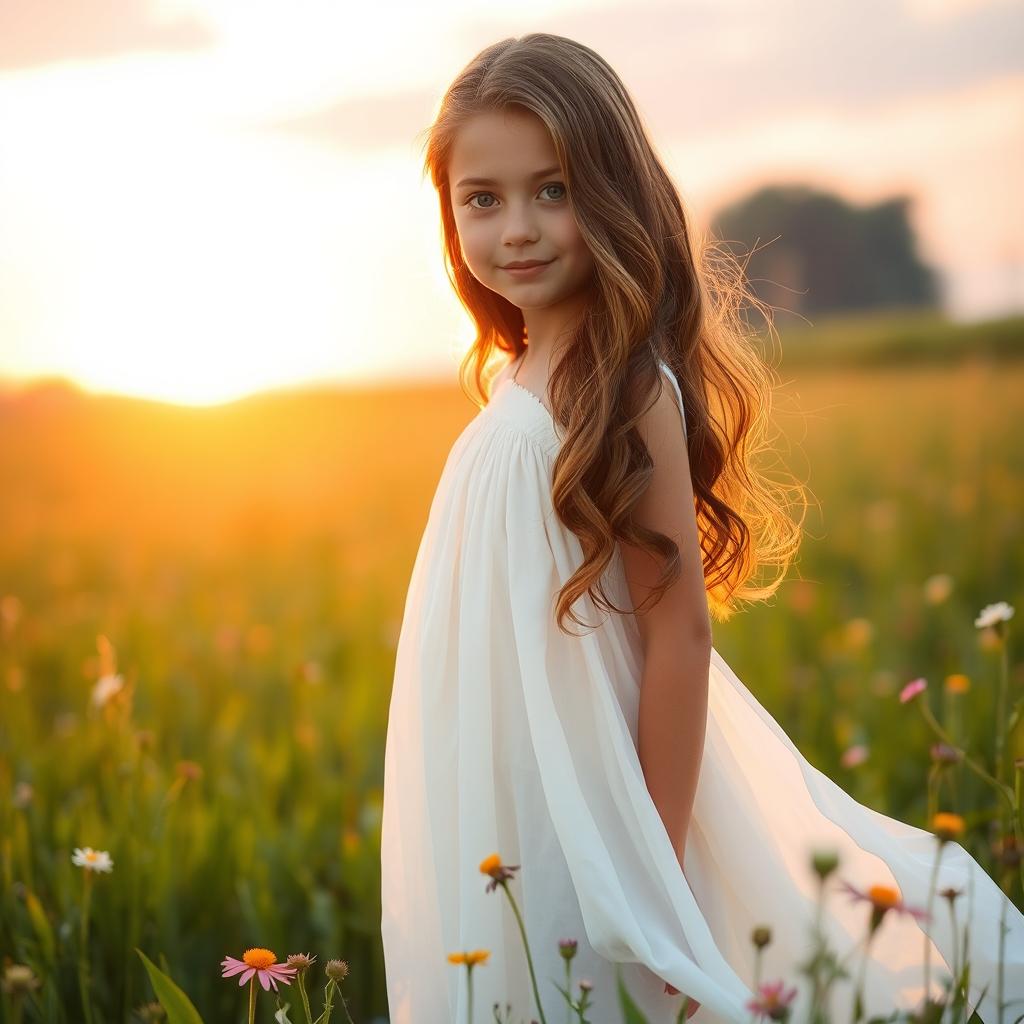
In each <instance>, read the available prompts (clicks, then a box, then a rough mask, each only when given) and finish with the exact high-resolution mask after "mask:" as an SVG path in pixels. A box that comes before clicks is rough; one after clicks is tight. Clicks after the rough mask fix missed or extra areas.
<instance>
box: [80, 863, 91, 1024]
mask: <svg viewBox="0 0 1024 1024" xmlns="http://www.w3.org/2000/svg"><path fill="white" fill-rule="evenodd" d="M91 903H92V872H91V871H90V870H89V869H88V868H87V869H86V870H85V890H84V892H83V895H82V920H81V925H80V929H79V936H78V989H79V992H80V994H81V997H82V1013H83V1014H85V1021H86V1024H92V1001H91V1000H90V998H89V908H90V905H91Z"/></svg>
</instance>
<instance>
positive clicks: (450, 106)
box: [424, 32, 806, 632]
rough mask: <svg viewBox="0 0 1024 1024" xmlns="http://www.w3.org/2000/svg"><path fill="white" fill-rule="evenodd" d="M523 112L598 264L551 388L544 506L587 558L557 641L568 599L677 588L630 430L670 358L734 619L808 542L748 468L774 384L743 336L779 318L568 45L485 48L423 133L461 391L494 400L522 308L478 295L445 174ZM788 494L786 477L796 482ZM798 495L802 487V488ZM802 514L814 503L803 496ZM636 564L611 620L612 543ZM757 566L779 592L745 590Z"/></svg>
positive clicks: (620, 104)
mask: <svg viewBox="0 0 1024 1024" xmlns="http://www.w3.org/2000/svg"><path fill="white" fill-rule="evenodd" d="M511 107H515V108H518V109H520V110H522V109H525V110H527V111H532V112H533V113H534V114H536V115H537V116H538V117H539V118H540V119H541V120H542V121H543V123H544V124H545V126H546V127H547V129H548V131H549V132H550V134H551V139H552V141H553V144H554V147H555V150H556V152H557V154H558V158H559V161H560V163H561V166H562V169H563V172H564V178H565V184H566V189H567V192H568V195H569V200H570V203H571V208H572V211H573V215H574V217H575V219H576V222H577V224H578V226H579V231H580V234H581V235H582V236H583V238H584V240H585V242H586V243H587V244H588V246H589V247H590V250H591V252H592V254H593V257H594V261H595V264H596V271H595V280H594V285H593V299H592V301H591V303H590V305H589V307H588V308H587V310H586V312H585V314H584V316H583V317H581V319H580V322H579V323H578V324H577V326H576V327H575V329H574V331H573V332H572V333H571V335H570V336H569V337H568V339H567V343H566V344H565V345H564V348H561V347H560V352H561V357H560V359H559V360H558V362H557V365H556V366H555V367H554V368H553V370H552V373H551V379H550V381H549V389H550V401H551V407H552V412H553V414H554V418H555V420H556V421H557V422H558V424H559V426H560V433H561V435H562V437H563V441H562V445H561V448H560V450H559V453H558V456H557V458H556V461H555V465H554V471H553V480H552V502H553V505H554V508H555V510H556V513H557V515H558V517H559V519H560V520H561V522H562V523H563V524H564V525H565V526H566V527H567V528H568V529H569V530H571V531H572V532H573V533H574V534H575V535H576V536H577V537H578V538H579V541H580V545H581V548H582V550H583V555H584V559H583V562H582V564H581V565H580V566H579V568H578V569H577V570H576V571H575V573H573V575H572V576H571V577H570V579H568V580H567V581H566V583H565V584H564V586H563V587H562V588H561V590H560V591H559V594H558V597H557V602H556V621H557V623H558V625H559V627H560V628H561V629H562V630H563V631H564V632H567V630H565V626H564V619H565V618H566V617H567V616H568V617H571V618H572V619H573V620H574V621H575V622H576V623H578V624H580V625H586V623H583V622H582V620H580V619H579V618H578V616H577V615H576V614H575V613H574V611H573V610H572V605H573V603H574V602H575V601H576V599H577V598H578V597H579V596H580V595H581V594H583V593H584V592H589V593H590V596H591V599H592V600H593V602H594V604H595V606H596V607H597V608H599V609H604V610H612V611H615V612H618V613H621V614H624V613H631V612H633V611H641V610H644V609H646V608H647V607H648V604H649V603H654V602H657V601H658V600H660V598H661V596H662V595H663V593H664V592H665V590H666V589H667V588H668V587H670V586H671V585H672V584H673V583H674V582H675V581H676V580H677V579H678V577H679V575H680V572H681V558H680V554H679V550H678V548H677V546H676V544H675V542H674V541H673V540H672V539H670V538H669V537H667V536H666V535H664V534H662V533H659V532H657V531H652V530H648V529H646V528H644V527H642V526H641V525H639V524H638V523H635V522H634V521H633V516H632V512H633V508H634V506H635V505H636V503H637V500H638V499H639V497H640V495H641V493H642V492H643V491H644V490H645V489H646V487H647V485H648V483H649V481H650V477H651V474H652V472H653V463H652V460H651V457H650V453H649V452H648V450H647V447H646V445H645V444H644V442H643V440H642V437H641V435H640V433H639V431H638V429H637V424H638V421H639V419H640V417H641V416H642V415H643V413H644V412H645V411H646V409H647V408H648V407H649V406H650V404H652V403H653V402H654V401H655V400H656V398H657V396H658V394H659V393H660V388H661V387H662V386H664V377H663V375H662V374H661V373H660V372H659V368H658V360H659V359H662V360H664V361H665V362H666V363H667V364H668V365H669V367H670V368H671V370H672V372H673V374H674V375H675V377H676V380H677V382H678V383H679V387H680V391H681V392H682V396H683V406H684V408H685V410H686V426H687V450H688V456H689V462H690V473H691V478H692V483H693V492H694V510H695V513H696V516H697V525H698V533H699V536H700V543H701V551H702V559H703V567H704V586H705V592H706V594H707V599H708V608H709V612H710V614H711V615H712V617H713V618H715V619H717V620H719V621H724V620H726V619H728V618H730V617H731V616H732V614H733V613H734V611H735V610H736V609H737V606H738V604H739V603H740V602H742V601H754V600H759V599H764V598H767V597H769V596H770V595H771V594H773V593H774V592H775V590H776V589H777V588H778V586H779V584H780V583H781V582H782V579H783V577H784V576H785V574H786V570H787V568H788V566H789V563H790V561H791V560H792V558H793V557H794V555H795V553H796V551H797V549H798V547H799V543H800V538H801V524H802V522H803V516H801V518H800V521H799V522H794V521H793V520H791V519H790V518H789V516H788V515H787V502H786V500H785V498H786V492H787V487H786V486H783V485H782V484H781V483H776V482H774V481H771V480H769V479H768V478H767V476H765V475H764V474H763V473H762V472H760V471H759V470H758V469H756V468H755V466H754V460H755V457H756V456H757V455H758V453H759V452H760V451H761V450H762V449H764V448H767V447H769V445H768V444H767V443H766V429H767V426H768V422H769V421H768V413H769V409H770V406H771V398H772V389H773V383H772V370H771V368H770V367H769V366H768V365H766V364H765V363H764V362H763V361H762V359H761V357H760V355H759V354H758V352H757V349H756V348H755V347H754V346H753V345H752V343H751V340H750V333H749V332H748V331H747V330H746V329H745V324H744V321H743V318H742V305H743V301H744V300H746V301H748V302H750V303H751V304H752V305H755V306H756V307H757V308H758V309H760V310H761V311H762V313H764V314H765V317H766V320H767V321H768V324H769V327H771V315H770V312H769V311H768V310H767V308H766V306H765V304H764V303H762V302H761V301H760V300H758V299H757V298H756V296H754V295H753V294H752V293H750V292H749V291H748V290H747V289H746V288H745V286H744V278H743V271H742V268H741V267H740V266H739V264H738V262H737V261H736V259H735V257H733V256H731V255H730V254H729V253H728V252H719V250H718V249H717V246H716V245H715V244H714V243H712V242H710V241H705V240H701V243H700V244H699V247H697V248H696V249H695V248H694V246H693V244H692V243H691V231H690V229H689V228H688V225H687V218H686V216H685V214H684V209H683V204H682V202H681V200H680V197H679V195H678V194H677V191H676V188H675V186H674V185H673V183H672V181H671V180H670V178H669V176H668V174H667V173H666V172H665V169H664V167H663V166H662V165H661V162H660V161H659V160H658V157H657V156H656V154H655V152H654V149H653V147H652V146H651V143H650V141H649V140H648V138H647V135H646V133H645V130H644V127H643V125H642V123H641V120H640V117H639V115H638V113H637V111H636V108H635V106H634V104H633V101H632V99H631V98H630V96H629V94H628V93H627V91H626V88H625V86H624V85H623V83H622V82H621V80H620V79H619V77H618V76H617V75H616V73H615V72H614V71H613V70H612V68H611V67H610V66H609V65H608V64H607V62H606V61H605V60H604V59H603V58H602V57H600V56H599V55H598V54H597V53H595V52H594V51H593V50H591V49H589V48H588V47H587V46H584V45H583V44H581V43H578V42H576V41H574V40H572V39H568V38H566V37H564V36H558V35H553V34H550V33H546V32H532V33H529V34H528V35H524V36H520V37H519V38H511V37H510V38H507V39H503V40H501V41H500V42H497V43H494V44H493V45H491V46H488V47H487V48H486V49H484V50H482V51H481V52H480V53H479V54H477V56H476V57H474V58H473V60H472V61H470V63H469V64H468V65H467V66H466V67H465V68H464V69H463V70H462V71H461V72H460V73H459V75H458V76H457V77H456V79H455V80H454V82H453V83H452V84H451V86H450V87H449V88H448V90H447V92H446V93H445V95H444V97H443V99H442V101H441V105H440V108H439V111H438V113H437V115H436V117H435V119H434V121H433V123H432V124H431V125H430V126H429V128H427V129H426V136H427V138H426V155H425V160H424V174H425V175H426V174H427V173H429V174H430V176H431V180H432V182H433V184H434V187H435V188H436V189H437V193H438V196H439V199H440V207H441V223H442V229H443V241H444V256H445V269H446V273H447V275H448V278H449V280H450V281H451V284H452V287H453V288H454V289H455V292H456V293H457V295H458V297H459V300H460V301H461V302H462V304H463V306H464V307H465V308H466V310H467V311H468V313H469V315H470V316H471V318H472V319H473V321H474V323H475V326H476V338H475V340H474V342H473V344H472V346H471V348H470V349H469V351H468V352H467V354H466V356H465V357H464V359H463V361H462V364H461V368H460V380H461V381H462V382H463V385H464V387H465V386H466V385H467V384H469V383H470V381H472V385H473V386H475V390H476V392H477V394H479V395H480V399H479V400H478V399H477V398H475V397H474V402H475V404H477V405H478V406H482V405H484V404H486V402H487V401H489V400H490V394H491V382H493V378H494V373H495V372H496V371H497V370H499V369H500V368H501V367H503V366H505V365H507V364H508V362H509V360H510V359H514V358H516V357H518V356H519V355H520V354H521V353H522V352H523V350H524V346H525V341H524V330H525V324H524V319H523V314H522V311H521V310H520V308H519V307H518V306H516V305H514V304H513V303H511V302H509V301H508V300H507V299H505V298H504V297H503V296H501V295H499V294H497V293H496V292H494V291H491V290H490V289H489V288H487V287H485V286H484V285H482V284H481V283H480V282H479V281H478V280H477V279H476V278H475V277H474V276H473V275H472V273H471V272H470V270H469V268H468V267H467V265H466V263H465V261H464V260H463V258H462V253H461V248H460V244H459V237H458V231H457V228H456V222H455V217H454V214H453V212H452V203H451V194H450V190H449V182H448V165H449V159H450V155H451V152H452V146H453V143H454V140H455V138H456V136H457V134H458V132H459V130H460V128H461V127H462V126H463V125H464V124H465V123H466V121H467V120H468V119H469V118H472V117H473V116H474V115H477V114H479V113H481V112H484V111H502V110H506V109H508V108H511ZM790 479H791V480H792V478H790ZM791 486H793V487H795V489H796V491H797V493H798V494H799V495H800V496H801V497H803V488H802V486H801V485H800V484H799V483H797V482H795V481H793V483H792V484H791ZM804 513H806V498H804ZM617 541H625V542H628V543H630V544H633V545H636V546H638V547H641V548H643V549H644V550H646V551H648V552H649V553H651V554H654V555H655V556H656V557H657V558H658V562H659V564H662V565H663V568H662V571H661V576H660V579H659V581H658V584H657V586H656V587H655V588H654V589H653V590H652V592H651V593H650V595H649V596H648V597H647V599H646V600H645V601H644V602H643V604H642V605H641V606H640V608H638V609H632V608H626V609H622V608H618V607H616V606H615V605H614V604H613V603H612V601H611V600H610V599H609V597H608V595H607V593H606V592H605V589H604V586H603V577H604V574H605V571H606V570H607V568H608V566H609V565H610V563H611V562H612V560H613V558H614V556H615V552H616V542H617ZM765 566H775V567H776V570H777V571H776V574H775V578H774V579H769V580H768V581H766V582H761V583H760V584H758V583H756V582H754V581H753V577H754V576H755V574H756V573H758V572H759V571H760V570H762V569H763V568H764V567H765Z"/></svg>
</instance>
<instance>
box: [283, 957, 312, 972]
mask: <svg viewBox="0 0 1024 1024" xmlns="http://www.w3.org/2000/svg"><path fill="white" fill-rule="evenodd" d="M315 962H316V954H315V953H291V954H289V956H288V959H287V961H286V963H287V964H288V966H289V967H294V968H295V970H296V971H298V972H299V973H300V974H301V973H302V972H303V971H308V970H309V969H310V967H312V966H313V964H314V963H315Z"/></svg>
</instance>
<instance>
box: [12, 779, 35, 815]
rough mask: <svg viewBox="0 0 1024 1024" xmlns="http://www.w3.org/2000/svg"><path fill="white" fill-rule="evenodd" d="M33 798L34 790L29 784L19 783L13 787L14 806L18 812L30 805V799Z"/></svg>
mask: <svg viewBox="0 0 1024 1024" xmlns="http://www.w3.org/2000/svg"><path fill="white" fill-rule="evenodd" d="M34 796H35V790H34V789H33V788H32V783H31V782H24V781H22V782H19V783H18V784H17V785H16V786H15V787H14V806H15V807H17V808H18V809H19V810H24V808H26V807H28V805H29V804H30V803H32V798H33V797H34Z"/></svg>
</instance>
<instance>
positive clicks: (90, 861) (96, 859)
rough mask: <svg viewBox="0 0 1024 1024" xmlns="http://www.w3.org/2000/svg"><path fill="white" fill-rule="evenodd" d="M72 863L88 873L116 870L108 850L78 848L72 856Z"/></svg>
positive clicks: (87, 847) (88, 847)
mask: <svg viewBox="0 0 1024 1024" xmlns="http://www.w3.org/2000/svg"><path fill="white" fill-rule="evenodd" d="M71 863H72V864H77V865H78V866H79V867H80V868H85V869H86V870H87V871H107V872H109V871H113V870H114V862H113V861H112V860H111V859H110V854H109V853H107V851H106V850H94V849H93V848H92V847H91V846H86V847H85V848H84V849H83V848H82V847H80V846H76V847H75V852H74V853H73V854H71Z"/></svg>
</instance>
